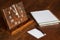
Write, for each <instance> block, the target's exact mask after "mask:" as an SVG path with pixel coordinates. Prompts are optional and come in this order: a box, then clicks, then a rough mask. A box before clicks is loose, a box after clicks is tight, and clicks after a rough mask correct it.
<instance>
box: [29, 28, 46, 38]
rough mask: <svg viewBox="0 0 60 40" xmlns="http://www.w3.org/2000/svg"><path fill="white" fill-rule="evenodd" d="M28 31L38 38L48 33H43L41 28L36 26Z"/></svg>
mask: <svg viewBox="0 0 60 40" xmlns="http://www.w3.org/2000/svg"><path fill="white" fill-rule="evenodd" d="M28 33H29V34H31V35H32V36H34V37H35V38H37V39H39V38H41V37H43V36H45V35H46V34H43V33H42V32H41V31H40V30H38V29H36V28H35V29H32V30H30V31H28Z"/></svg>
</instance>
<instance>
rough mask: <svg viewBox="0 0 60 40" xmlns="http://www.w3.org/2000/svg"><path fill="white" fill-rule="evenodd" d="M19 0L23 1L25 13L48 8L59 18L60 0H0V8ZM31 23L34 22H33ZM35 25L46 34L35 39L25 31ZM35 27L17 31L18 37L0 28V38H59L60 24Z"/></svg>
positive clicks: (3, 39)
mask: <svg viewBox="0 0 60 40" xmlns="http://www.w3.org/2000/svg"><path fill="white" fill-rule="evenodd" d="M19 1H23V4H24V7H25V10H26V11H27V13H29V12H31V11H38V10H45V9H48V10H51V11H52V12H53V14H55V15H56V16H57V17H58V18H59V19H60V0H9V1H8V0H6V1H4V0H1V1H0V9H2V8H5V7H7V6H10V5H12V4H14V3H17V2H19ZM8 4H9V5H8ZM1 20H2V19H1V18H0V21H1ZM0 24H2V23H0ZM33 24H35V22H34V23H33ZM2 27H3V26H2ZM36 27H38V28H39V29H40V30H42V31H43V32H45V33H46V34H47V35H46V36H44V37H42V38H41V39H36V38H34V37H33V36H31V35H29V34H28V33H27V31H28V30H31V29H32V28H36ZM36 27H35V26H33V27H31V26H29V27H26V28H25V29H23V30H22V31H20V32H19V33H18V34H20V35H19V37H18V36H17V37H15V36H11V35H10V34H9V33H8V32H7V31H6V30H3V29H2V28H0V40H60V24H59V25H52V26H46V27H39V26H36ZM15 38H16V39H15Z"/></svg>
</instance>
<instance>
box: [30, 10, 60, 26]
mask: <svg viewBox="0 0 60 40" xmlns="http://www.w3.org/2000/svg"><path fill="white" fill-rule="evenodd" d="M31 14H32V16H33V18H34V19H35V20H36V22H37V23H38V24H39V25H40V26H48V25H53V24H59V22H60V21H59V19H58V18H57V17H56V16H55V15H54V14H53V13H52V12H51V11H50V10H42V11H34V12H31Z"/></svg>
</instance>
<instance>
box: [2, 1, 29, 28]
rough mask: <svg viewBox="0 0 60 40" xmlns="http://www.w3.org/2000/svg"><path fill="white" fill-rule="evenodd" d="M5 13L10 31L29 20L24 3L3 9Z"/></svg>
mask: <svg viewBox="0 0 60 40" xmlns="http://www.w3.org/2000/svg"><path fill="white" fill-rule="evenodd" d="M3 13H4V16H5V18H6V21H7V24H8V26H9V29H12V28H14V27H16V26H17V25H19V24H21V23H23V22H25V21H27V20H28V17H27V14H26V12H25V10H24V7H23V4H22V2H20V3H17V4H14V5H12V6H10V7H8V8H6V9H3Z"/></svg>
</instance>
